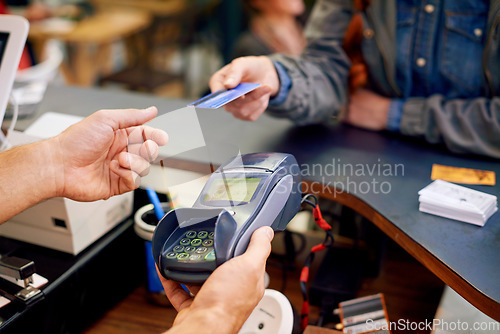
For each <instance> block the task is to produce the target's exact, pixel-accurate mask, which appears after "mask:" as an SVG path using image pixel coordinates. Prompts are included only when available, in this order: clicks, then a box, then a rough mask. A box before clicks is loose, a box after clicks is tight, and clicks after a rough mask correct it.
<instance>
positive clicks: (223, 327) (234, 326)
mask: <svg viewBox="0 0 500 334" xmlns="http://www.w3.org/2000/svg"><path fill="white" fill-rule="evenodd" d="M242 325H243V324H242V323H241V324H240V321H239V320H238V319H237V318H236V316H235V315H234V313H233V312H228V311H225V310H224V309H223V308H221V307H217V306H212V307H208V308H207V307H202V308H197V307H196V306H194V305H192V306H190V307H189V308H187V309H184V310H183V311H181V312H179V314H178V315H177V317H176V318H175V321H174V324H173V326H172V328H171V329H170V330H169V331H168V333H169V334H174V333H177V332H179V333H195V332H196V333H199V332H203V333H207V334H211V333H213V334H226V333H227V334H232V333H237V332H238V330H239V329H240V327H241V326H242Z"/></svg>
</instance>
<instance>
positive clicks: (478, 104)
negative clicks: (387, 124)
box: [400, 95, 500, 159]
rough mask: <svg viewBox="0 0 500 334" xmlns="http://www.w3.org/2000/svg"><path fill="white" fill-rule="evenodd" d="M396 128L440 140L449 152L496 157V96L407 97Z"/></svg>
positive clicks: (499, 109) (499, 114)
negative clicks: (399, 123) (463, 97)
mask: <svg viewBox="0 0 500 334" xmlns="http://www.w3.org/2000/svg"><path fill="white" fill-rule="evenodd" d="M400 130H401V133H403V134H406V135H410V136H417V137H424V138H425V139H426V140H427V141H428V142H430V143H444V144H446V146H447V147H448V148H449V149H450V151H453V152H457V153H471V154H480V155H485V156H489V157H494V158H497V159H500V97H493V98H491V99H488V98H482V97H481V98H473V99H454V100H447V99H446V98H445V97H444V96H442V95H433V96H430V97H429V98H410V99H408V100H407V102H406V103H405V105H404V106H403V115H402V118H401V127H400Z"/></svg>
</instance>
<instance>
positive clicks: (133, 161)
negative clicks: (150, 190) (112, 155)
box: [118, 152, 151, 176]
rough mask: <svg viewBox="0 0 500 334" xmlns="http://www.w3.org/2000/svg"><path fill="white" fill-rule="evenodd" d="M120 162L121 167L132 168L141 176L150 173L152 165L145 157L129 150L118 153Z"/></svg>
mask: <svg viewBox="0 0 500 334" xmlns="http://www.w3.org/2000/svg"><path fill="white" fill-rule="evenodd" d="M118 162H119V163H120V167H122V168H125V169H130V170H132V171H133V172H135V173H137V174H138V175H139V176H146V175H148V173H149V168H150V166H151V165H150V164H149V162H148V161H146V160H145V159H144V158H142V157H140V156H138V155H135V154H131V153H127V152H122V153H120V154H119V155H118Z"/></svg>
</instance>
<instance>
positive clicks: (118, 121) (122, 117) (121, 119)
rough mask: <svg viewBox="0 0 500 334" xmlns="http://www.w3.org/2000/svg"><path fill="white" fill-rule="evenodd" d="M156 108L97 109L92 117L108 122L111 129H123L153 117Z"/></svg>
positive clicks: (140, 123)
mask: <svg viewBox="0 0 500 334" xmlns="http://www.w3.org/2000/svg"><path fill="white" fill-rule="evenodd" d="M157 113H158V110H157V109H156V107H149V108H147V109H113V110H99V111H98V112H96V113H95V114H94V115H95V116H94V117H97V118H99V119H100V120H101V121H102V122H104V123H106V124H108V125H109V126H111V127H112V128H113V130H118V129H125V128H128V127H131V126H137V125H142V124H144V123H146V122H148V121H150V120H152V119H153V118H155V116H156V114H157Z"/></svg>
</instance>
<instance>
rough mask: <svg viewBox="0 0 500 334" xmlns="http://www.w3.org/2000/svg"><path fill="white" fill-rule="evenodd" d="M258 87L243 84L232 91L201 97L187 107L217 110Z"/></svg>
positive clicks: (257, 85)
mask: <svg viewBox="0 0 500 334" xmlns="http://www.w3.org/2000/svg"><path fill="white" fill-rule="evenodd" d="M259 86H260V84H259V83H249V82H243V83H240V84H239V85H238V86H236V87H234V88H233V89H221V90H218V91H216V92H214V93H212V94H208V95H207V96H205V97H202V98H201V99H199V100H198V101H194V102H193V103H191V104H189V105H188V106H194V107H197V108H209V109H217V108H220V107H222V106H224V105H226V104H228V103H229V102H231V101H234V100H236V99H237V98H239V97H240V96H243V95H245V94H247V93H250V92H251V91H253V90H254V89H256V88H257V87H259Z"/></svg>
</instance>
